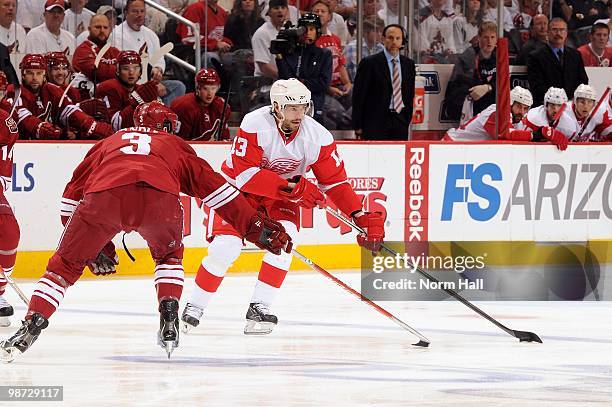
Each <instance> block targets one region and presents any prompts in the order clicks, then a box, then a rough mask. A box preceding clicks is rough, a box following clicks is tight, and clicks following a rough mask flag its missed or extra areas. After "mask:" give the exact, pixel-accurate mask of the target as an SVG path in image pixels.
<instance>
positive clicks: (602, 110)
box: [523, 102, 612, 141]
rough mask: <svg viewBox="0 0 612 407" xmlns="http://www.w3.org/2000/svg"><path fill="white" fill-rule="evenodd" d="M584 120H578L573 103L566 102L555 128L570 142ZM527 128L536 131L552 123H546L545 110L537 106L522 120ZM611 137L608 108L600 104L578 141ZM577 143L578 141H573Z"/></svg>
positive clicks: (611, 124) (611, 126) (611, 129)
mask: <svg viewBox="0 0 612 407" xmlns="http://www.w3.org/2000/svg"><path fill="white" fill-rule="evenodd" d="M584 120H585V119H582V120H580V119H578V118H577V117H576V111H575V109H574V102H567V103H566V105H565V108H564V109H563V113H561V116H560V117H559V123H558V124H557V126H556V127H555V128H556V129H557V130H559V131H560V132H561V133H563V135H564V136H565V137H566V138H567V139H568V140H572V138H574V136H575V135H576V134H577V133H579V132H580V129H581V128H582V125H583V123H584ZM523 121H524V124H525V125H526V126H527V128H530V129H531V130H537V129H539V128H540V127H546V126H550V125H551V124H552V123H550V122H549V121H548V117H547V116H546V108H545V107H544V106H538V107H536V108H533V109H531V110H529V112H528V113H527V116H526V117H525V119H524V120H523ZM611 135H612V123H611V121H610V115H609V114H608V107H607V106H606V105H604V104H602V105H601V106H600V107H599V109H597V111H596V112H595V114H594V115H593V117H592V118H591V120H590V121H589V123H588V124H587V126H586V128H585V129H584V131H583V133H582V136H581V137H580V141H588V140H601V139H606V138H607V137H609V136H611ZM573 141H579V140H577V139H576V140H573Z"/></svg>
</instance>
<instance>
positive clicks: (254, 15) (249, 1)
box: [223, 0, 265, 51]
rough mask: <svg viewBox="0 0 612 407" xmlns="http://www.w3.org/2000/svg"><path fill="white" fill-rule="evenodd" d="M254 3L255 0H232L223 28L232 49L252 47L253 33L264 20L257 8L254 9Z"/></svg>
mask: <svg viewBox="0 0 612 407" xmlns="http://www.w3.org/2000/svg"><path fill="white" fill-rule="evenodd" d="M256 4H257V3H256V0H234V7H232V11H231V13H230V15H229V17H228V18H227V21H226V22H225V28H224V30H223V35H224V36H225V37H226V38H228V39H229V40H230V41H231V42H232V44H233V46H232V50H233V51H235V50H239V49H251V50H252V49H253V45H252V44H251V40H252V38H253V34H255V31H257V29H258V28H259V27H261V25H262V24H263V23H264V22H265V20H264V19H263V18H262V17H261V16H260V15H259V10H256Z"/></svg>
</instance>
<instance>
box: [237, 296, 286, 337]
mask: <svg viewBox="0 0 612 407" xmlns="http://www.w3.org/2000/svg"><path fill="white" fill-rule="evenodd" d="M277 323H278V318H276V315H272V314H270V309H269V308H268V306H267V305H266V304H263V303H260V302H252V303H251V304H249V309H248V311H247V314H246V325H245V327H244V333H245V335H267V334H269V333H270V332H272V330H273V329H274V326H275V325H276V324H277Z"/></svg>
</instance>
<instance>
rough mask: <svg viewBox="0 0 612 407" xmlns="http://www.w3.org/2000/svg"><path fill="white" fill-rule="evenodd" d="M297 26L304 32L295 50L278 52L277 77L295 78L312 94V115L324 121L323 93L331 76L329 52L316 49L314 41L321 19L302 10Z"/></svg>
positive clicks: (317, 36)
mask: <svg viewBox="0 0 612 407" xmlns="http://www.w3.org/2000/svg"><path fill="white" fill-rule="evenodd" d="M298 27H306V29H307V31H306V33H305V34H304V36H303V37H302V38H300V42H299V44H298V47H297V49H296V50H295V51H293V52H291V53H288V54H283V55H280V57H277V59H276V65H277V67H278V77H279V79H290V78H297V79H299V80H300V81H301V82H303V83H304V85H306V87H307V88H308V90H310V92H311V94H312V101H313V104H314V118H315V120H317V121H318V122H319V123H323V105H324V103H325V94H326V93H327V89H328V87H329V84H330V83H331V77H332V54H331V51H330V50H328V49H325V48H319V47H318V46H317V45H316V44H315V42H316V41H317V39H318V38H319V37H320V36H321V20H320V19H319V16H318V15H316V14H314V13H304V15H303V16H302V17H300V19H299V20H298Z"/></svg>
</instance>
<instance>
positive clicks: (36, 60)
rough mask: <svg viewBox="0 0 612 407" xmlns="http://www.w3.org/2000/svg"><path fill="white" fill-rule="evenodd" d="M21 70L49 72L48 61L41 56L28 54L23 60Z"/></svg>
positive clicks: (20, 65)
mask: <svg viewBox="0 0 612 407" xmlns="http://www.w3.org/2000/svg"><path fill="white" fill-rule="evenodd" d="M19 69H21V71H22V72H23V70H24V69H44V70H45V71H46V70H47V60H46V59H45V57H44V56H43V55H41V54H27V55H26V56H25V57H23V59H22V60H21V63H20V64H19Z"/></svg>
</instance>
